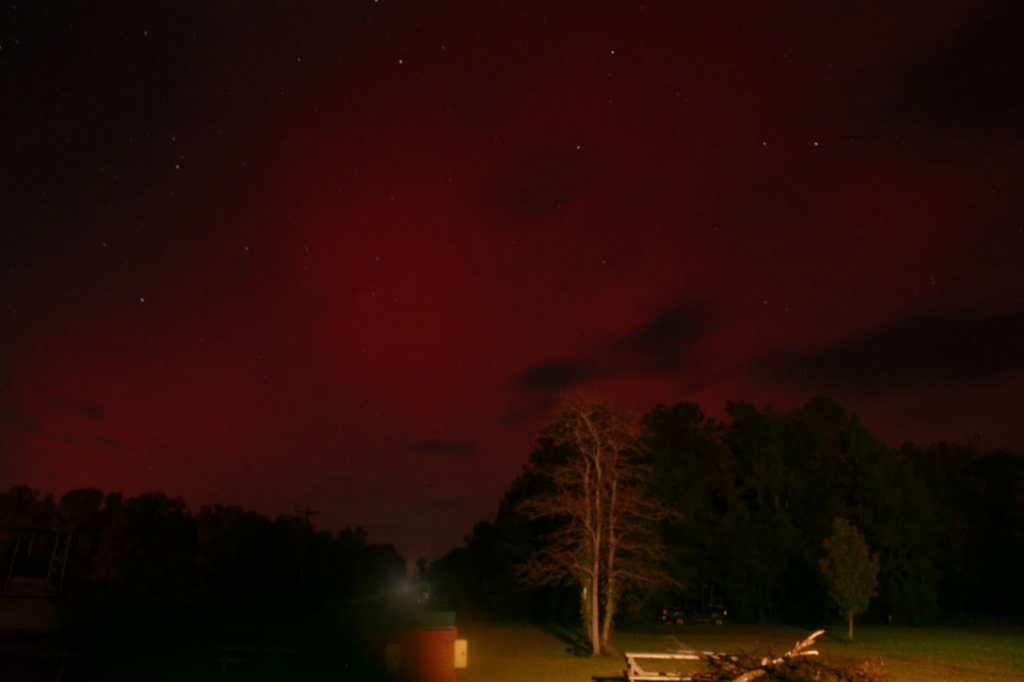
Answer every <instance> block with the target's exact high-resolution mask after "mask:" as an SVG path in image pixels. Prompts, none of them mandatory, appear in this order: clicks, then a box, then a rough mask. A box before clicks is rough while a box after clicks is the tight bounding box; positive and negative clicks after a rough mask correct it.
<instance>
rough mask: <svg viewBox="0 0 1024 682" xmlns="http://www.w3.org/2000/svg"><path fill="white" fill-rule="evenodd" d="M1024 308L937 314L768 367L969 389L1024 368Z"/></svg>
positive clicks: (833, 384)
mask: <svg viewBox="0 0 1024 682" xmlns="http://www.w3.org/2000/svg"><path fill="white" fill-rule="evenodd" d="M1022 349H1024V307H1018V308H1015V309H1012V310H1009V311H1003V312H995V313H988V314H985V313H980V312H977V311H959V312H929V313H923V314H920V315H916V316H914V317H908V318H905V319H903V320H899V321H896V322H895V323H893V324H891V325H889V326H887V327H884V328H881V329H877V330H875V331H872V332H870V333H867V334H864V335H861V336H857V337H855V338H852V339H849V340H847V341H843V342H841V343H839V344H837V345H835V346H833V347H831V348H826V349H823V350H820V351H817V352H813V353H809V354H806V355H803V356H800V357H793V356H789V357H787V358H782V357H777V358H774V359H772V360H769V361H767V362H766V363H765V365H766V366H767V367H773V368H775V369H776V370H781V371H782V374H783V375H784V376H785V377H786V378H788V379H790V380H796V381H798V382H804V381H806V382H810V383H812V384H814V385H818V386H821V387H823V388H846V389H850V390H854V391H859V392H875V391H879V390H889V389H897V388H904V387H926V386H936V385H940V386H941V385H947V386H949V385H953V386H955V385H961V384H969V383H974V382H978V381H983V380H986V379H998V378H1000V377H1003V376H1006V375H1008V374H1012V373H1014V372H1017V371H1019V370H1021V369H1022V368H1024V350H1022Z"/></svg>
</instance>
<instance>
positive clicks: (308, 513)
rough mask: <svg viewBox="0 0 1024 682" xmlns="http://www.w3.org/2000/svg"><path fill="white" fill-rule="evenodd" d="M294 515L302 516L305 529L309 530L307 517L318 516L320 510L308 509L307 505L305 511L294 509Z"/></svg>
mask: <svg viewBox="0 0 1024 682" xmlns="http://www.w3.org/2000/svg"><path fill="white" fill-rule="evenodd" d="M295 513H296V514H302V515H303V516H304V517H305V518H306V528H311V527H312V526H311V525H310V523H309V517H311V516H315V515H317V514H319V513H320V510H319V509H310V508H309V505H308V504H307V505H306V508H305V509H296V510H295Z"/></svg>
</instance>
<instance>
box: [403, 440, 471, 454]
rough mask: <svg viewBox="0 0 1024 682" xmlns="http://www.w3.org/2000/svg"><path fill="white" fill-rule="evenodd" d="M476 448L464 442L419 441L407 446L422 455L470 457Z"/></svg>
mask: <svg viewBox="0 0 1024 682" xmlns="http://www.w3.org/2000/svg"><path fill="white" fill-rule="evenodd" d="M476 449H477V448H476V446H475V445H473V444H472V443H466V442H464V441H447V440H421V441H419V442H416V443H410V444H409V450H410V451H411V452H416V453H419V454H423V455H458V456H465V455H472V454H473V453H474V452H476Z"/></svg>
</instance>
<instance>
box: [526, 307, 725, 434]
mask: <svg viewBox="0 0 1024 682" xmlns="http://www.w3.org/2000/svg"><path fill="white" fill-rule="evenodd" d="M709 318H710V315H708V313H707V311H706V309H705V308H704V307H703V306H701V305H699V304H696V303H693V302H686V303H683V304H680V305H678V306H676V307H675V308H672V309H670V310H667V311H665V312H664V313H661V314H659V315H657V316H655V317H654V318H652V319H650V320H649V321H647V322H645V323H644V324H642V325H640V326H639V327H637V328H636V329H634V330H632V331H630V332H629V333H627V334H625V335H623V336H622V337H620V338H619V339H618V340H617V341H615V342H614V343H612V344H610V345H608V346H606V347H605V349H603V350H598V351H597V352H591V353H582V352H581V354H580V355H578V356H576V357H573V358H570V359H564V360H557V361H555V362H546V363H542V364H539V365H534V366H533V367H529V368H527V369H526V370H524V371H522V372H520V373H519V374H517V375H516V376H515V377H513V378H512V381H511V387H512V389H513V390H514V391H515V392H516V393H517V394H518V397H519V398H525V400H526V403H527V404H526V405H525V406H524V405H519V406H517V407H516V409H514V410H513V411H512V413H513V417H512V418H513V419H520V418H524V417H528V416H531V415H533V414H536V413H537V412H540V411H544V410H546V409H547V408H548V407H550V405H551V401H552V400H553V399H554V396H555V395H557V394H558V393H559V392H561V391H564V390H566V389H569V388H573V387H574V386H580V385H583V384H586V383H588V382H590V381H593V380H596V379H600V378H603V377H610V376H618V375H623V374H625V375H630V374H652V373H664V374H672V373H676V372H680V371H684V370H685V369H687V368H688V367H689V366H690V363H691V361H692V348H693V346H694V345H695V344H696V343H697V342H698V341H699V340H700V339H701V338H703V337H704V335H705V334H706V333H707V332H708V330H709V329H710V324H709Z"/></svg>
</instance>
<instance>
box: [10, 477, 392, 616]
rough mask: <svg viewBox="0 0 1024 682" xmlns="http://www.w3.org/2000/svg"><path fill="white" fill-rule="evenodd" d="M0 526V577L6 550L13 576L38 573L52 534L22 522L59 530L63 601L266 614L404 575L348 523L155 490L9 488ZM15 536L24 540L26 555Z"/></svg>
mask: <svg viewBox="0 0 1024 682" xmlns="http://www.w3.org/2000/svg"><path fill="white" fill-rule="evenodd" d="M0 525H3V526H4V529H0V558H2V561H3V563H2V565H3V567H4V571H5V575H6V572H7V571H8V570H9V567H10V565H11V560H12V558H14V553H15V550H16V549H17V551H18V556H17V562H16V564H15V568H16V572H17V573H21V574H26V575H34V576H43V575H45V574H46V572H47V570H48V567H49V565H50V563H51V555H52V552H51V551H50V547H49V545H46V543H47V542H49V543H52V542H53V541H54V539H53V538H52V536H50V537H48V536H47V535H46V534H45V533H43V532H40V531H39V530H36V531H34V532H33V531H32V529H43V528H51V529H53V528H60V529H66V530H68V531H70V532H71V535H70V547H69V551H68V562H67V567H66V570H65V576H64V582H63V590H62V592H63V594H64V596H67V597H69V598H81V599H87V600H88V599H108V600H111V599H112V600H135V601H147V600H158V601H163V602H175V601H177V602H187V601H207V602H222V603H224V604H225V605H230V606H231V607H232V608H236V609H237V608H241V609H245V608H254V609H259V610H262V611H264V612H267V611H273V610H274V608H275V607H284V606H286V605H289V604H296V603H299V602H302V601H310V600H316V601H318V602H325V601H331V600H334V601H340V602H345V601H347V600H356V599H360V598H364V597H367V596H369V595H379V594H384V593H387V592H390V591H393V590H394V589H395V586H396V585H397V584H399V581H400V580H401V579H403V578H404V576H405V571H406V566H405V560H404V559H403V557H402V556H401V555H400V554H399V553H398V551H397V550H396V549H395V548H394V547H393V546H391V545H388V544H374V543H371V542H369V540H368V538H367V534H366V531H365V530H364V529H363V528H361V527H358V526H357V527H348V528H344V529H343V530H341V531H339V532H337V533H331V532H327V531H323V530H320V531H318V530H316V529H315V527H314V526H313V525H312V524H310V523H309V522H308V521H307V520H306V519H303V518H301V517H298V516H288V515H282V516H278V517H277V518H274V519H271V518H269V517H267V516H264V515H261V514H257V513H255V512H252V511H247V510H245V509H243V508H242V507H239V506H224V505H219V504H217V505H207V506H203V507H201V508H200V509H199V510H198V511H196V512H194V513H193V512H191V511H190V510H189V509H188V508H187V506H186V504H185V502H184V500H182V498H180V497H168V496H166V495H165V494H163V493H148V494H144V495H139V496H137V497H127V498H126V497H124V496H122V495H121V494H119V493H109V494H104V493H103V492H102V491H99V490H94V489H88V488H86V489H77V490H71V491H69V492H67V493H65V494H64V495H63V496H61V497H60V499H59V500H58V499H55V498H54V497H53V495H51V494H45V495H43V494H41V493H40V492H39V491H37V490H33V489H31V488H29V487H27V486H16V487H14V488H11V489H10V490H8V491H7V492H6V493H0ZM26 533H31V534H33V535H34V538H35V543H36V547H35V552H34V554H29V553H28V552H27V551H26V550H27V549H28V544H27V542H26V539H25V537H24V536H25V535H26ZM19 536H22V544H21V545H20V547H18V545H17V543H18V537H19ZM59 549H61V550H62V549H63V545H61V546H60V547H59Z"/></svg>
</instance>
